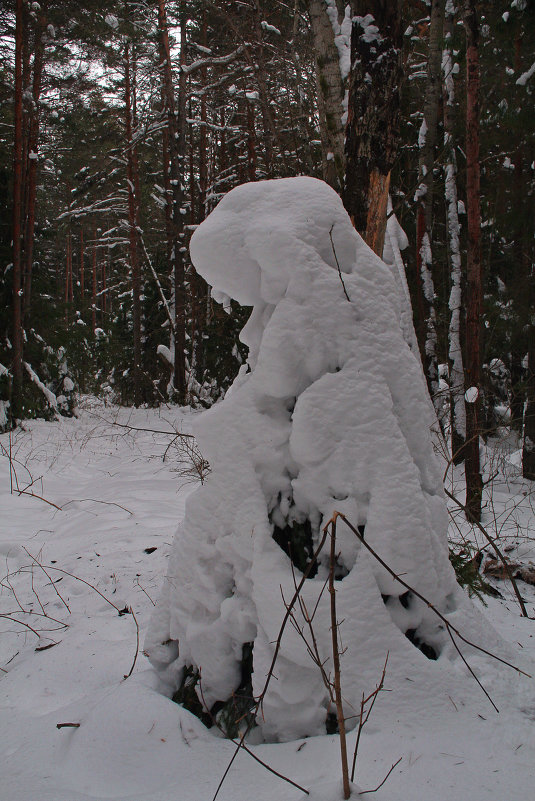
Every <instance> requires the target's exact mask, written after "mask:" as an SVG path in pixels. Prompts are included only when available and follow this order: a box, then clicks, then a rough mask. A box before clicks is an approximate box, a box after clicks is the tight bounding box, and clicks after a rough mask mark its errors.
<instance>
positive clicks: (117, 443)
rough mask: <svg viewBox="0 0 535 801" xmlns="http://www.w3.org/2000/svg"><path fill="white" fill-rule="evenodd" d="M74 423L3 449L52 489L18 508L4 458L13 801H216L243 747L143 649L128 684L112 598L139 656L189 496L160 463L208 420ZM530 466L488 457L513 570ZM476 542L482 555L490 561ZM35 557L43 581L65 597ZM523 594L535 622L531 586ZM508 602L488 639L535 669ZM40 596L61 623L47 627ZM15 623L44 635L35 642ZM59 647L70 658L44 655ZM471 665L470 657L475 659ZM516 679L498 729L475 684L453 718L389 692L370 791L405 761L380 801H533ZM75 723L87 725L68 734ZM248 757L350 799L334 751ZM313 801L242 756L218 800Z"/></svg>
mask: <svg viewBox="0 0 535 801" xmlns="http://www.w3.org/2000/svg"><path fill="white" fill-rule="evenodd" d="M78 414H79V417H78V418H59V419H58V420H57V421H55V422H44V421H42V420H32V421H27V422H26V423H25V424H24V428H19V429H17V430H16V431H15V432H13V433H12V434H11V435H9V434H7V433H6V434H3V435H1V436H0V445H2V446H3V447H4V448H5V449H6V451H7V452H9V449H10V447H11V452H12V454H13V456H14V457H15V458H16V459H17V462H16V463H15V464H14V466H15V468H16V471H17V476H18V480H19V483H20V486H21V487H22V488H24V487H25V486H26V485H27V484H28V483H29V482H30V481H31V477H33V479H40V480H39V481H38V483H37V484H34V485H33V487H31V488H30V489H31V491H33V492H35V493H36V494H37V495H40V496H41V497H42V498H43V499H45V500H41V499H40V498H38V497H30V496H29V495H28V494H26V493H25V494H22V495H19V494H18V493H17V492H16V491H14V492H13V493H11V492H10V470H9V461H8V459H7V458H6V456H5V455H3V456H2V458H0V552H1V554H2V564H3V566H4V568H3V571H2V582H1V586H0V607H1V608H0V613H1V614H3V615H5V614H8V613H11V619H8V618H1V619H0V668H1V670H0V688H1V691H2V693H1V700H0V764H1V766H2V767H1V775H2V781H1V786H0V798H1V799H2V801H110V800H111V799H114V800H115V801H211V799H212V797H213V795H214V793H215V790H216V788H217V785H218V783H219V781H220V779H221V776H222V774H223V771H224V769H225V768H226V766H227V764H228V761H229V760H230V758H231V756H232V754H233V753H234V746H233V745H232V743H230V742H229V741H227V740H224V739H221V738H220V737H218V736H217V732H216V733H215V734H214V730H210V731H208V730H207V729H205V728H204V726H203V725H202V724H201V723H200V722H199V721H198V720H197V719H196V718H195V717H193V715H191V714H190V713H188V712H186V711H185V710H184V709H182V708H181V707H179V706H177V705H176V704H174V703H172V702H171V701H170V700H169V699H167V698H166V697H165V696H163V695H162V694H161V693H160V692H158V683H157V680H156V676H155V673H154V670H153V669H152V668H151V667H150V665H149V663H148V661H147V659H146V657H145V656H144V655H143V653H142V652H140V653H139V655H138V658H137V661H136V665H135V668H134V671H133V674H132V676H131V677H130V678H128V679H126V680H125V679H124V678H123V676H124V675H126V674H127V673H128V672H129V670H130V667H131V666H132V663H133V659H134V655H135V652H136V627H135V622H134V619H133V617H132V615H131V614H124V615H122V616H119V615H118V614H117V611H116V610H115V609H114V608H113V607H112V606H110V605H109V603H107V601H106V600H105V599H108V600H109V601H112V602H113V603H115V604H116V606H117V607H118V608H119V609H122V608H124V607H125V606H128V607H131V608H132V609H133V610H134V612H135V614H136V619H137V621H138V623H139V627H140V639H141V642H142V641H143V639H144V636H145V631H146V629H147V625H148V621H149V617H150V614H151V610H152V609H153V606H152V601H151V599H154V600H155V599H156V596H157V593H158V588H159V586H160V584H161V576H162V575H163V574H164V571H165V566H166V556H167V552H168V550H169V546H170V543H171V540H172V532H173V531H174V529H175V528H176V521H177V520H179V519H180V518H181V517H182V515H183V513H184V500H185V497H186V495H187V494H188V493H189V492H190V489H191V485H189V484H184V479H182V478H181V477H180V473H179V472H177V469H178V468H179V466H180V464H179V462H178V461H177V452H176V451H175V450H174V449H171V450H170V451H169V452H168V453H167V456H166V458H165V461H164V460H163V454H164V452H165V450H166V448H167V446H168V445H169V442H170V440H171V439H172V436H173V435H174V430H175V428H177V429H179V430H181V431H184V432H185V433H188V432H189V431H190V427H191V421H192V418H194V419H197V418H198V415H192V413H191V412H190V411H188V410H183V409H177V408H174V409H165V408H162V409H160V410H158V409H138V410H135V409H117V408H114V407H110V406H107V407H105V406H104V404H103V403H101V402H96V401H95V400H94V399H85V400H84V403H83V405H82V406H81V407H80V409H79V410H78ZM201 419H202V415H201ZM115 423H120V424H121V425H128V424H129V425H130V426H132V427H133V428H130V429H128V428H126V429H125V428H121V427H120V426H118V425H116V424H115ZM138 429H140V430H138ZM155 431H163V432H164V433H162V434H156V433H154V432H155ZM170 432H171V433H170ZM2 453H4V452H2ZM517 456H518V453H517V454H515V453H512V454H509V455H507V454H505V457H504V456H503V455H500V454H497V455H496V456H493V457H492V458H491V456H490V455H489V457H488V458H487V460H486V464H487V468H488V470H487V472H486V473H485V478H486V479H487V478H488V477H489V472H490V473H491V474H494V472H495V469H496V465H502V466H503V465H505V466H506V467H507V474H504V473H503V472H502V471H500V474H499V477H498V478H495V479H494V481H493V482H492V483H491V484H486V485H485V490H484V492H485V500H486V506H485V509H486V512H485V517H484V523H485V525H486V526H490V520H491V518H490V509H491V505H490V503H489V500H490V496H489V494H488V493H489V491H490V487H491V486H492V485H494V494H493V499H494V501H493V507H492V508H493V510H494V513H495V514H496V516H497V526H499V527H500V537H501V540H500V541H502V540H503V538H504V537H505V542H507V543H508V545H507V547H508V548H509V547H515V551H514V555H515V557H516V556H517V555H518V556H520V555H523V556H524V558H528V557H529V558H533V548H531V551H530V550H529V549H530V543H532V540H533V511H532V509H531V506H530V494H532V492H533V484H532V483H531V484H530V482H528V481H523V480H522V479H521V478H520V477H519V473H518V467H517V466H513V462H515V460H516V462H518V459H517V458H516V457H517ZM27 471H29V472H27ZM459 478H460V476H459V475H457V478H456V480H455V482H453V484H454V485H455V484H456V483H457V481H458V480H459ZM450 488H452V489H454V490H455V486H452V487H450ZM47 501H48V502H47ZM51 503H54V504H56V506H59V507H61V508H62V511H59V510H58V509H57V508H56V507H55V506H52V505H50V504H51ZM512 524H513V525H512ZM489 530H490V531H493V529H492V528H490V527H489ZM452 533H455V534H456V535H457V536H458V537H459V538H460V541H463V540H464V541H466V538H467V537H469V536H470V534H469V530H468V527H467V526H466V524H465V523H464V524H463V521H462V516H461V517H459V518H458V519H457V520H456V521H455V525H454V526H452ZM475 533H476V535H478V532H477V530H476V532H475ZM478 536H479V541H477V542H476V543H475V545H476V546H477V547H483V546H484V544H485V542H484V539H483V538H482V537H481V536H480V535H478ZM515 543H516V545H515ZM25 548H26V549H27V550H28V551H29V553H30V554H32V555H33V556H35V557H36V558H37V559H38V560H39V562H40V563H41V564H42V565H43V566H44V567H45V568H46V569H47V572H48V574H49V576H50V578H52V579H53V580H54V582H55V584H54V585H52V584H51V581H50V578H49V577H48V576H47V575H46V574H45V573H44V572H43V571H42V569H41V568H40V567H39V566H38V565H37V563H36V562H33V561H32V559H31V557H30V556H29V555H28V554H27V553H26V552H25V550H24V549H25ZM153 548H156V550H153V551H152V552H150V553H147V550H151V549H153ZM32 563H33V570H32V569H31V565H32ZM62 570H64V571H67V572H66V573H62V572H60V571H62ZM7 573H9V581H8V580H6V578H5V576H6V574H7ZM68 573H70V574H72V575H68ZM58 579H61V581H59V582H58ZM81 579H83V581H86V582H88V583H87V584H85V583H83V581H81ZM274 582H276V577H274ZM10 586H11V589H10ZM520 586H521V591H522V594H523V595H524V596H525V597H526V601H527V607H528V612H529V614H530V615H531V616H533V615H534V614H535V605H534V601H535V596H534V592H533V588H530V587H529V586H528V585H524V584H522V582H520ZM498 587H499V589H500V591H501V592H502V593H503V594H504V596H505V598H504V600H503V601H500V600H499V599H489V607H488V609H484V610H483V614H484V616H485V620H486V626H487V627H488V629H489V631H490V630H491V626H492V625H494V626H496V627H497V628H498V629H499V631H500V633H501V634H502V635H503V637H504V638H506V639H507V640H508V641H510V642H511V644H512V645H511V648H513V647H514V648H515V649H516V650H517V651H521V652H522V653H523V654H524V655H525V660H524V661H525V662H528V663H529V662H530V660H531V662H532V661H533V656H534V654H535V647H534V646H535V632H534V631H533V620H526V619H523V618H521V617H520V616H519V614H518V607H517V606H516V604H515V601H514V598H513V596H512V593H511V590H510V588H509V587H508V586H507V585H505V584H504V582H499V583H498ZM56 590H57V592H58V593H61V596H62V598H63V599H64V601H65V602H66V603H67V604H68V606H69V610H67V608H66V607H65V606H64V604H63V601H62V600H61V599H60V597H59V595H57V594H56ZM95 590H98V591H99V592H100V593H102V596H104V597H102V596H101V595H99V594H98V593H97V592H96V591H95ZM13 591H14V592H13ZM15 594H16V597H17V599H18V601H19V602H20V605H21V607H22V608H23V609H24V610H26V613H23V612H21V611H20V609H19V607H18V605H17V601H16V600H15ZM37 596H38V597H37ZM38 598H39V599H40V601H41V603H42V604H43V607H44V609H45V611H46V613H47V614H48V615H49V618H48V619H44V618H43V617H40V616H39V613H40V612H41V608H40V605H39V602H38ZM31 608H33V610H34V612H35V614H34V615H30V614H29V612H30V609H31ZM17 609H18V610H19V611H18V612H17V613H16V614H13V613H14V612H16V610H17ZM50 617H55V618H56V619H57V620H59V621H60V623H66V624H67V625H68V628H65V629H62V630H56V631H49V632H48V633H47V632H46V629H47V628H56V627H57V626H58V625H59V624H56V623H54V622H53V621H52V620H51V619H50ZM14 618H17V619H19V620H21V621H26V622H28V623H29V624H30V625H32V626H33V627H34V628H35V630H36V631H38V633H40V635H41V636H40V638H38V637H37V636H36V635H34V634H32V632H31V631H29V630H28V629H25V628H24V627H23V626H22V625H21V624H17V623H15V622H14ZM491 621H492V623H491ZM461 623H463V621H461ZM54 641H55V642H58V645H55V646H54V647H52V648H50V649H48V650H40V651H36V650H35V649H36V647H42V646H46V645H50V644H52V642H54ZM487 644H488V643H487ZM461 647H463V650H464V646H461ZM466 653H467V655H469V656H470V659H471V660H472V656H473V655H472V654H469V649H467V650H466ZM517 658H518V656H517V655H515V661H516V659H517ZM422 659H423V657H422ZM472 664H473V666H474V667H477V666H476V664H475V663H474V662H472ZM480 665H481V663H480ZM379 667H381V666H379ZM484 672H485V671H484ZM379 673H380V669H379V670H378V672H377V674H376V675H375V676H374V678H373V682H372V683H371V684H370V685H369V686H368V687H367V690H368V691H369V692H371V691H372V690H373V688H374V687H375V684H376V683H377V681H378V679H379ZM486 673H487V675H486V676H485V675H483V673H482V672H481V670H479V669H478V674H479V675H480V677H481V678H482V679H485V678H491V679H492V677H489V675H488V671H486ZM404 675H405V676H406V679H405V683H406V684H407V686H410V687H412V686H413V684H414V682H415V680H417V679H418V678H419V675H420V671H418V670H417V669H415V667H414V666H411V665H409V664H407V669H406V671H405V674H404ZM512 675H513V681H512V682H511V683H509V684H508V683H507V681H506V679H507V677H508V669H507V668H503V673H502V678H501V679H500V681H497V680H496V679H495V678H494V679H492V680H491V682H490V684H487V687H488V689H490V690H491V692H492V695H493V698H494V700H495V701H496V702H497V703H498V706H499V707H500V714H499V715H497V714H496V713H495V712H494V711H493V710H492V708H491V707H490V705H489V704H488V702H487V700H486V699H485V697H484V696H483V695H482V694H481V693H480V692H479V688H478V687H477V686H476V685H475V683H473V682H472V684H470V686H469V690H470V692H467V688H466V683H465V682H460V681H459V685H458V687H457V688H456V689H455V690H454V691H453V692H452V693H451V701H450V700H448V701H447V704H446V707H445V708H444V706H443V705H442V699H443V697H444V688H442V689H440V688H439V689H438V694H437V698H436V700H434V701H432V702H430V703H422V704H417V705H416V706H413V705H408V704H407V703H406V696H405V694H404V693H403V692H399V691H398V690H396V689H394V690H393V691H392V692H388V693H382V694H381V695H380V696H379V699H378V701H377V703H376V705H375V707H374V710H373V712H372V715H371V718H370V721H369V723H368V725H367V726H366V727H365V729H364V732H363V735H362V738H361V742H360V748H359V758H358V763H357V775H356V782H357V783H358V785H359V786H360V787H361V788H362V789H373V788H374V787H376V786H377V785H378V784H379V783H380V782H381V781H382V779H383V778H384V776H385V775H386V773H387V771H388V770H389V768H390V766H391V765H392V764H393V763H394V762H395V761H396V760H397V759H398V758H399V757H403V759H402V761H401V763H400V764H399V765H398V766H397V767H396V769H395V770H394V772H393V773H392V775H391V776H390V778H389V779H388V781H387V783H386V784H385V785H384V786H383V787H382V788H381V790H380V791H379V792H378V793H377V794H375V795H374V796H373V797H374V798H375V799H377V801H407V799H410V801H429V799H430V798H433V799H435V801H461V799H462V800H463V801H464V799H466V798H470V800H471V801H496V799H497V798H499V799H507V801H526V799H527V798H529V797H530V792H531V790H530V788H531V787H532V780H533V764H534V761H535V741H534V733H533V732H534V730H533V720H534V718H535V711H534V710H535V703H534V699H533V694H532V693H531V694H530V693H527V692H525V691H524V690H523V688H524V685H525V683H526V681H527V680H525V679H522V678H521V677H518V676H516V674H514V673H513V674H512ZM389 679H390V676H389V671H388V670H387V676H386V685H385V686H386V687H387V688H391V687H392V684H391V683H390V680H389ZM342 682H343V676H342ZM531 684H532V683H531ZM522 694H523V696H524V697H522ZM467 696H469V698H468V703H466V702H467ZM68 722H70V723H79V724H80V725H79V727H78V728H62V729H57V728H56V726H57V724H58V723H68ZM355 737H356V733H355V732H352V733H350V734H349V737H348V740H349V742H348V748H349V752H350V755H351V754H352V751H353V747H354V743H355ZM250 748H251V750H252V751H253V753H254V754H255V756H257V757H259V758H260V759H263V760H264V761H266V762H267V763H269V764H270V765H271V766H272V767H273V768H274V769H275V770H277V771H279V772H280V773H283V774H285V775H287V776H289V777H290V778H291V779H293V780H294V781H296V782H298V783H299V784H301V785H302V786H303V787H305V788H306V789H308V790H310V791H311V794H310V796H308V798H309V801H312V799H317V800H318V801H337V799H339V798H341V784H340V778H339V777H340V772H339V742H338V737H336V736H334V735H333V736H321V737H312V738H309V739H306V740H304V739H300V740H298V741H293V742H288V743H279V744H260V745H250ZM352 789H354V788H352ZM303 796H304V793H303V792H302V791H301V790H299V789H297V788H295V787H292V786H290V785H288V784H286V783H285V782H283V781H281V780H280V779H279V778H277V777H276V776H274V775H273V774H270V773H268V772H267V771H266V770H265V769H264V768H263V767H262V766H261V765H259V764H258V763H256V762H254V761H253V760H252V759H251V758H250V757H249V756H248V755H247V754H245V753H243V752H242V753H241V754H240V755H239V756H238V758H237V760H236V761H235V762H234V765H233V768H232V769H231V771H230V773H229V775H228V777H227V779H226V781H225V784H224V785H223V787H222V789H221V792H220V794H219V796H218V799H219V801H253V799H254V801H273V799H275V798H276V799H277V801H300V800H301V799H303ZM357 797H358V796H357ZM351 798H352V801H354V799H353V795H352V796H351Z"/></svg>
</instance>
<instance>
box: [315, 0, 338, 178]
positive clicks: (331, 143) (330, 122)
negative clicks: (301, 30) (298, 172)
mask: <svg viewBox="0 0 535 801" xmlns="http://www.w3.org/2000/svg"><path fill="white" fill-rule="evenodd" d="M308 13H309V17H310V25H311V28H312V37H313V41H314V52H315V64H316V80H317V93H318V111H319V121H320V136H321V150H322V156H323V158H322V163H323V178H324V180H325V181H326V182H327V183H328V184H329V186H332V188H333V189H335V190H336V191H337V192H339V193H341V192H342V188H343V185H344V174H345V155H344V125H343V123H342V115H343V113H344V107H343V103H344V87H343V79H342V73H341V71H340V57H339V54H338V49H337V47H336V44H335V41H334V29H333V26H332V24H331V21H330V19H329V17H328V16H327V11H326V4H325V2H323V1H322V0H309V2H308Z"/></svg>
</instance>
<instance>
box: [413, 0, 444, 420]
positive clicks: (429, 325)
mask: <svg viewBox="0 0 535 801" xmlns="http://www.w3.org/2000/svg"><path fill="white" fill-rule="evenodd" d="M444 13H445V0H432V4H431V21H430V24H429V52H428V60H427V81H426V89H425V104H424V117H423V120H422V125H421V127H420V133H419V141H418V144H419V148H420V157H419V160H418V189H417V191H416V196H415V200H416V201H417V203H418V211H417V215H418V223H419V224H418V237H417V242H416V269H417V270H419V272H420V273H421V276H422V287H423V291H424V296H425V301H426V306H427V312H426V333H425V346H424V349H423V357H424V358H423V361H424V369H425V373H426V377H427V381H428V385H429V391H430V393H431V397H432V398H433V401H434V403H435V406H436V408H437V411H438V410H439V407H440V406H441V401H440V399H439V398H438V396H437V393H438V364H437V354H436V345H437V333H436V311H435V287H434V280H433V256H432V248H433V190H434V165H435V144H436V138H437V125H438V108H439V101H440V95H441V85H442V82H441V74H440V73H441V60H442V39H443V31H444Z"/></svg>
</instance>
